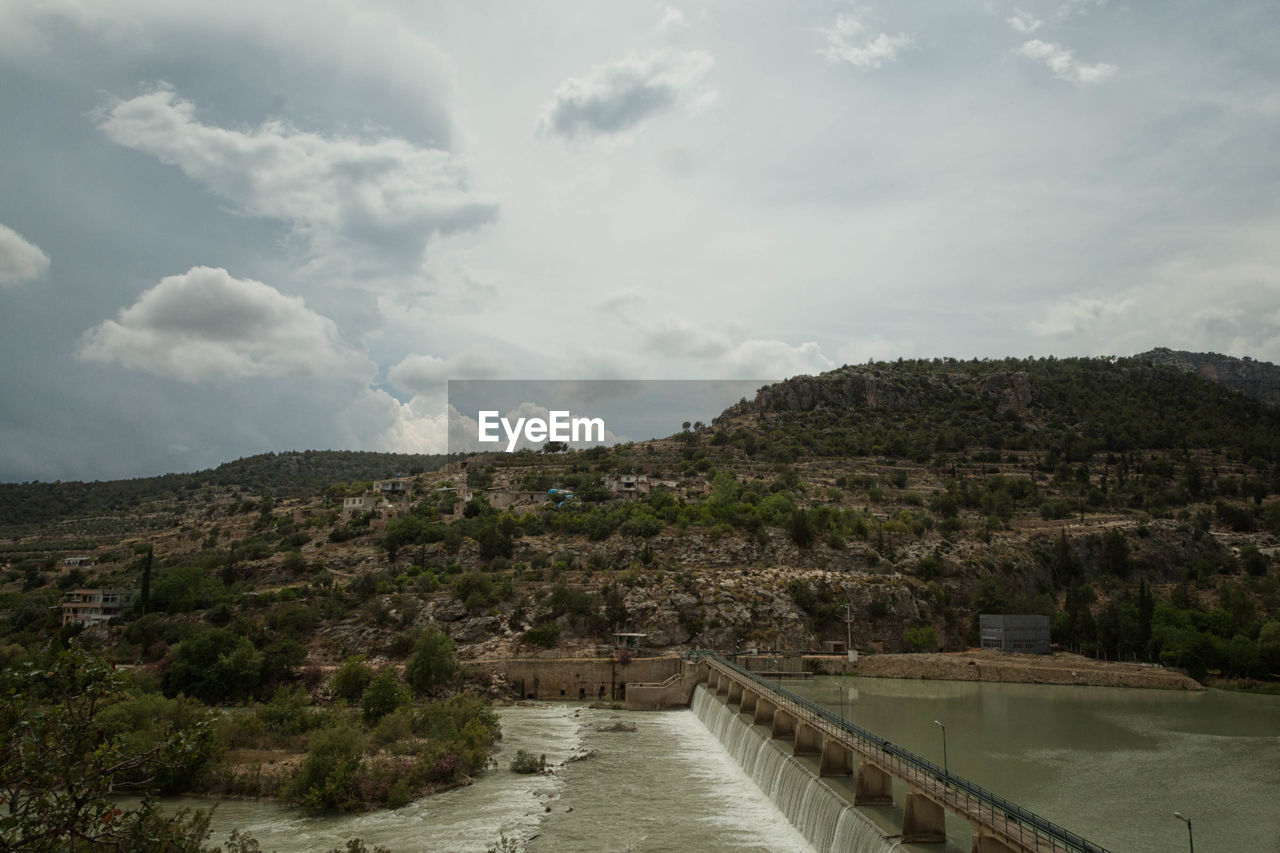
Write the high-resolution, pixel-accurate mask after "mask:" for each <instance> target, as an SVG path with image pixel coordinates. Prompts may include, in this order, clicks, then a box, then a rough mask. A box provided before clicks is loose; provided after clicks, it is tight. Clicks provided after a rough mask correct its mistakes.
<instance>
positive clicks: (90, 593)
mask: <svg viewBox="0 0 1280 853" xmlns="http://www.w3.org/2000/svg"><path fill="white" fill-rule="evenodd" d="M137 594H138V593H137V591H136V590H133V589H123V588H117V589H106V588H102V589H73V590H71V591H70V592H67V593H65V594H63V596H62V605H61V608H62V624H63V625H84V626H86V627H93V626H94V625H101V624H102V623H103V622H106V621H107V620H109V619H112V618H114V617H116V616H119V615H120V614H121V613H122V612H123V611H124V609H125V608H126V607H128V606H129V605H130V604H132V603H133V599H134V597H135V596H137Z"/></svg>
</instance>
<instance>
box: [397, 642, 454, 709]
mask: <svg viewBox="0 0 1280 853" xmlns="http://www.w3.org/2000/svg"><path fill="white" fill-rule="evenodd" d="M457 669H458V664H457V661H456V660H455V659H454V657H453V640H451V639H449V638H448V637H447V636H445V635H444V634H442V633H441V632H440V631H438V630H436V629H435V628H428V629H427V630H425V631H423V632H422V635H421V636H420V637H418V642H417V643H416V644H415V645H414V648H413V657H412V658H410V659H409V663H407V664H406V665H405V668H404V678H405V681H406V682H408V684H409V686H410V687H412V688H413V692H414V693H417V694H418V695H419V696H425V695H427V694H428V693H431V692H432V691H433V690H435V689H436V688H438V687H441V686H443V685H444V684H445V683H447V682H448V680H449V679H451V678H452V677H453V674H454V673H455V672H456V671H457Z"/></svg>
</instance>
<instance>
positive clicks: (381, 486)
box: [373, 477, 413, 496]
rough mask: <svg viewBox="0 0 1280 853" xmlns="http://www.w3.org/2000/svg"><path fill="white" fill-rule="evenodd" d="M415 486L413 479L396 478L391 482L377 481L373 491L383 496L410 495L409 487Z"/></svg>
mask: <svg viewBox="0 0 1280 853" xmlns="http://www.w3.org/2000/svg"><path fill="white" fill-rule="evenodd" d="M412 484H413V479H412V478H411V477H395V478H393V479H390V480H376V481H375V482H374V484H373V490H374V491H375V492H377V493H379V494H381V495H386V496H391V495H404V494H408V492H409V487H410V486H411V485H412Z"/></svg>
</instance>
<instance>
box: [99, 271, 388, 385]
mask: <svg viewBox="0 0 1280 853" xmlns="http://www.w3.org/2000/svg"><path fill="white" fill-rule="evenodd" d="M77 355H78V357H79V358H81V359H83V360H85V361H92V362H99V363H103V364H118V365H121V366H122V367H126V368H129V369H132V370H142V371H146V372H149V373H154V374H157V375H160V376H169V377H173V378H176V379H180V380H183V381H186V382H194V381H199V380H207V379H217V380H225V379H244V378H249V377H292V376H317V377H332V376H339V377H340V376H350V375H351V374H352V372H353V370H355V371H358V372H367V371H368V370H369V369H370V363H369V362H368V360H367V359H366V358H364V357H363V356H360V355H358V354H356V353H354V352H353V351H351V350H350V349H349V348H348V347H347V346H346V345H345V344H343V343H342V341H341V339H340V338H339V335H338V330H337V327H336V326H335V325H334V323H333V321H332V320H329V319H328V318H327V317H322V316H320V315H319V314H317V313H315V312H314V311H311V310H310V309H308V308H307V307H306V305H305V303H304V302H303V300H302V299H300V298H297V297H289V296H285V295H284V294H282V293H280V292H279V291H278V290H276V289H275V288H273V287H271V286H269V285H266V284H263V283H262V282H260V281H254V280H252V279H239V278H234V277H232V276H231V275H230V274H229V273H228V272H227V271H226V270H224V269H214V268H210V267H192V268H191V269H189V270H187V272H185V273H183V274H181V275H173V276H167V277H165V278H163V279H161V280H160V283H159V284H157V285H156V286H155V287H153V288H151V289H150V290H147V291H146V292H144V293H143V294H142V295H141V296H139V297H138V301H137V302H135V303H134V304H133V305H131V306H130V307H128V308H125V309H123V310H121V311H120V313H119V314H118V315H117V317H116V319H114V320H106V321H104V322H102V323H101V324H99V325H98V326H96V327H94V328H92V329H90V330H89V331H88V332H86V333H85V335H84V338H83V340H82V342H81V346H80V349H79V352H78V353H77Z"/></svg>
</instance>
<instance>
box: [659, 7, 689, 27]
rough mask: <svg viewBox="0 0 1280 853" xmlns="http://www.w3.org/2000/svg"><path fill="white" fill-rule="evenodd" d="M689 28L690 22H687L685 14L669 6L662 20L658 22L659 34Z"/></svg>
mask: <svg viewBox="0 0 1280 853" xmlns="http://www.w3.org/2000/svg"><path fill="white" fill-rule="evenodd" d="M687 26H689V22H688V21H686V20H685V17H684V12H681V11H680V10H679V9H677V8H675V7H674V6H668V7H667V8H666V11H664V12H663V13H662V20H661V21H659V22H658V32H661V33H670V32H675V31H676V30H683V29H684V28H685V27H687Z"/></svg>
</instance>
